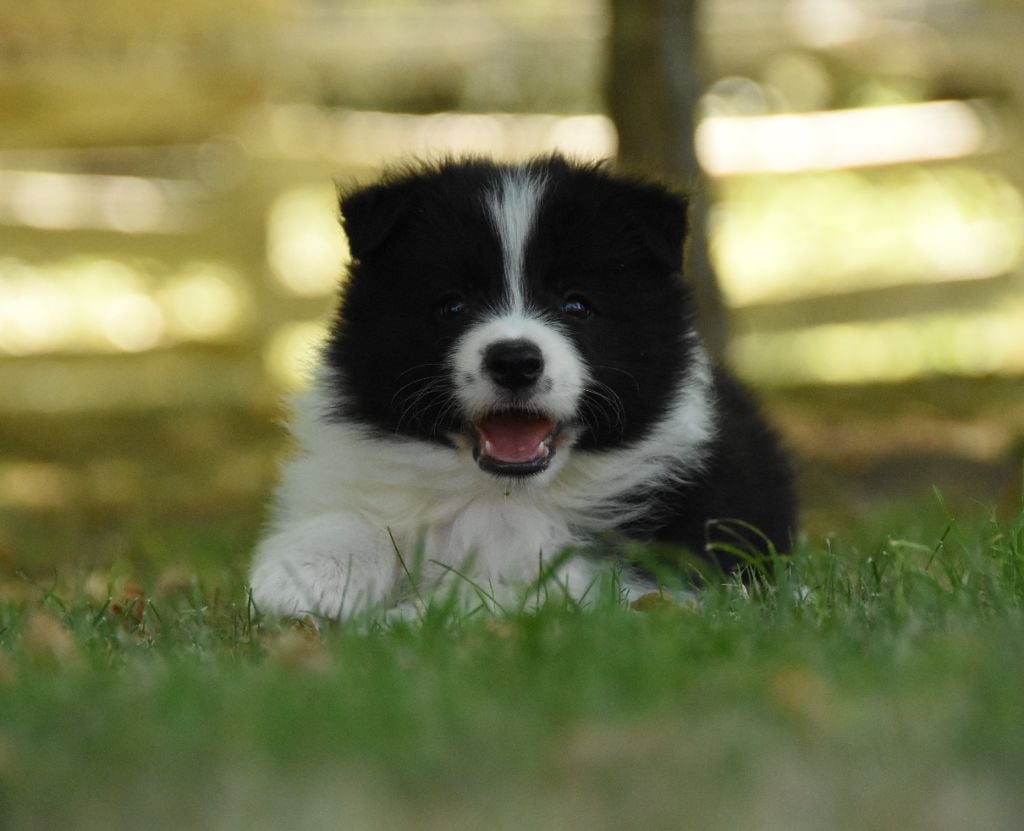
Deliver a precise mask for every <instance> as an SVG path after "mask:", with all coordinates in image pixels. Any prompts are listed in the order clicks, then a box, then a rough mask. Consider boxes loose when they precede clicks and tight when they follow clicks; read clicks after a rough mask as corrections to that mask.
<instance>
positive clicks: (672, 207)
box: [622, 181, 689, 272]
mask: <svg viewBox="0 0 1024 831" xmlns="http://www.w3.org/2000/svg"><path fill="white" fill-rule="evenodd" d="M624 187H625V188H627V189H628V191H629V193H628V196H627V198H624V199H623V200H622V204H623V205H624V206H625V208H626V212H627V216H628V218H629V219H630V220H631V221H632V222H633V223H635V225H636V227H637V229H638V230H639V232H640V234H641V235H642V237H643V239H644V241H645V242H646V244H647V245H648V247H649V248H650V250H651V252H652V253H653V254H654V255H655V256H656V257H657V258H658V259H659V260H660V261H661V262H662V263H664V264H665V265H666V266H668V267H669V268H670V269H671V270H672V271H674V272H678V271H682V268H683V242H684V241H685V239H686V231H687V227H688V222H687V214H688V212H689V204H688V202H687V201H686V199H684V198H683V197H682V196H677V195H676V194H674V193H672V192H671V191H669V190H667V189H666V188H663V187H662V186H661V185H655V184H651V183H649V182H635V181H633V182H626V183H625V184H624Z"/></svg>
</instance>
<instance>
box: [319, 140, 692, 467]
mask: <svg viewBox="0 0 1024 831" xmlns="http://www.w3.org/2000/svg"><path fill="white" fill-rule="evenodd" d="M516 170H518V171H520V172H526V173H529V174H530V176H531V177H532V179H533V180H534V181H536V182H541V183H542V187H541V188H540V196H539V198H538V202H537V205H536V211H535V214H534V216H533V221H532V224H531V228H530V233H529V237H528V241H527V244H526V246H525V252H524V258H523V265H524V268H523V276H524V283H525V286H524V287H525V295H526V301H527V309H526V312H527V313H528V314H530V315H532V316H534V317H536V318H538V319H541V320H543V321H545V323H546V324H547V325H550V326H551V327H554V328H555V329H556V330H557V331H558V332H560V333H561V334H562V335H564V336H565V338H567V339H568V341H569V342H571V343H572V344H573V346H574V348H575V350H576V352H577V353H578V355H579V356H580V358H581V359H582V361H583V362H584V364H585V366H586V369H587V373H588V375H589V378H590V382H589V384H588V386H587V389H586V391H585V393H584V395H583V398H582V400H581V403H580V413H579V419H580V423H581V424H583V425H585V426H586V429H585V430H584V431H583V432H582V433H581V437H580V441H579V446H581V447H587V448H604V447H612V446H618V445H621V444H622V443H623V442H627V441H632V440H635V439H638V438H641V437H642V436H643V435H644V434H645V433H646V431H647V430H649V428H650V427H651V425H652V424H653V423H654V422H655V421H656V420H657V419H658V417H659V416H660V415H662V414H663V413H664V412H665V410H666V408H667V407H668V406H669V404H670V397H671V395H672V394H673V392H674V391H675V390H676V389H678V387H679V384H680V382H682V381H683V380H684V379H685V377H686V374H687V372H688V369H689V365H690V360H691V357H692V350H693V349H694V348H695V341H694V338H693V337H691V334H692V332H693V325H692V303H691V299H690V296H689V294H688V291H687V289H686V288H685V286H684V283H683V281H682V278H681V274H680V272H681V269H682V252H683V241H684V236H685V232H686V211H687V205H686V202H685V200H684V199H682V198H680V197H678V196H676V195H674V194H672V193H670V192H669V191H667V190H665V189H663V188H661V187H660V186H657V185H654V184H650V183H647V182H643V181H640V180H636V179H629V178H624V177H620V176H616V175H614V174H612V173H610V172H609V171H608V170H607V169H606V168H605V167H604V166H602V165H594V164H576V163H571V162H568V161H566V160H565V159H563V158H561V157H559V156H554V157H550V158H545V159H540V160H536V161H533V162H530V163H528V164H526V165H525V166H521V167H520V166H502V165H495V164H492V163H490V162H486V161H480V160H468V161H448V162H445V163H442V164H439V165H436V166H423V167H419V168H414V169H406V170H403V171H400V172H398V173H395V174H393V175H391V176H389V177H386V178H385V179H384V180H383V181H382V182H380V183H379V184H375V185H372V186H370V187H367V188H363V189H359V190H355V191H353V192H351V193H349V194H347V195H345V196H343V197H342V199H341V209H342V215H343V221H344V227H345V230H346V232H347V234H348V238H349V246H350V249H351V252H352V262H351V265H350V267H349V275H348V280H347V283H346V285H345V287H344V293H343V297H342V302H341V305H340V307H339V310H338V314H337V317H336V319H335V322H334V325H333V327H332V331H331V335H330V338H329V342H328V345H327V348H326V353H325V358H326V363H327V365H328V366H329V367H330V368H331V370H332V371H333V372H334V373H335V376H336V379H337V385H338V393H339V394H338V400H337V411H336V413H335V415H336V416H338V417H340V418H344V419H346V420H349V421H356V422H358V423H361V424H363V425H365V426H367V427H370V428H372V429H374V430H375V431H378V432H380V433H384V434H401V435H409V436H414V437H418V438H424V439H428V440H432V441H438V442H441V443H448V442H449V436H450V435H451V434H452V433H454V432H458V431H460V430H461V429H462V427H463V426H464V425H463V419H464V417H465V416H464V414H463V413H461V412H460V410H459V407H458V406H457V403H456V401H455V399H454V384H455V383H457V379H454V378H453V377H452V376H451V372H450V361H449V358H450V356H451V353H452V350H453V348H455V346H456V345H457V344H458V342H459V340H460V338H461V337H462V336H463V335H464V333H465V332H467V331H468V330H469V329H470V328H471V327H473V326H475V325H478V324H479V323H480V322H481V321H484V320H486V319H488V318H489V317H492V316H493V315H494V314H495V313H496V312H497V311H498V310H499V309H501V308H502V304H503V302H504V298H505V296H506V294H507V283H506V275H505V262H504V259H503V251H502V242H501V239H500V238H499V232H498V231H497V229H496V227H495V222H494V218H493V216H492V213H491V211H490V210H489V207H488V194H489V193H493V191H494V189H495V188H496V187H499V183H500V182H501V180H502V177H503V176H508V175H510V171H516ZM567 298H569V300H567ZM572 298H580V301H579V302H577V301H576V300H573V299H572ZM453 302H457V303H459V304H463V307H462V308H460V313H459V314H451V313H450V312H451V304H452V303H453ZM581 303H582V304H585V306H586V308H587V314H586V315H583V314H579V313H578V311H579V308H578V307H579V306H580V304H581ZM567 310H571V311H572V312H573V313H569V312H568V311H567Z"/></svg>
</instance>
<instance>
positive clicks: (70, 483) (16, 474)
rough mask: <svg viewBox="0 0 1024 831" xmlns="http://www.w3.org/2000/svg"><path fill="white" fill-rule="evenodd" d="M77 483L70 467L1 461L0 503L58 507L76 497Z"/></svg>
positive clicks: (11, 505)
mask: <svg viewBox="0 0 1024 831" xmlns="http://www.w3.org/2000/svg"><path fill="white" fill-rule="evenodd" d="M77 491H78V483H77V482H76V480H75V477H74V475H73V474H72V472H71V471H70V470H68V469H67V468H64V467H61V466H59V465H55V464H52V463H50V462H37V461H21V462H5V463H2V464H0V506H5V507H15V508H32V509H50V508H58V507H60V506H61V505H64V504H66V503H67V502H68V501H70V500H72V499H73V498H75V496H76V495H77Z"/></svg>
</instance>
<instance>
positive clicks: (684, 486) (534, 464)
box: [251, 156, 796, 619]
mask: <svg viewBox="0 0 1024 831" xmlns="http://www.w3.org/2000/svg"><path fill="white" fill-rule="evenodd" d="M341 209H342V215H343V218H344V226H345V230H346V232H347V234H348V239H349V245H350V249H351V252H352V262H351V265H350V266H349V270H348V278H347V280H346V281H345V283H344V286H343V291H342V298H341V303H340V306H339V309H338V312H337V316H336V318H335V320H334V323H333V325H332V327H331V331H330V337H329V340H328V342H327V345H326V347H325V349H324V351H323V354H322V358H321V362H320V365H319V368H318V370H317V372H316V374H315V378H314V380H313V384H312V388H311V389H310V390H309V391H308V392H307V393H306V394H304V395H303V396H302V397H301V398H299V399H298V401H297V403H296V415H295V418H294V422H293V425H292V431H293V433H294V436H295V438H296V439H297V442H298V445H299V452H298V455H297V456H296V457H295V458H294V459H293V460H292V461H290V462H289V463H288V464H287V466H286V467H285V468H284V471H283V475H282V479H281V482H280V485H279V487H278V490H277V494H276V509H275V513H274V516H273V519H272V523H271V527H270V529H269V531H268V533H267V534H266V536H265V537H264V538H263V540H262V541H261V542H260V544H259V546H258V549H257V551H256V555H255V560H254V564H253V567H252V574H251V585H252V591H253V598H254V600H255V603H256V604H257V607H258V608H259V609H260V610H261V611H263V612H265V613H272V614H278V615H299V614H306V613H308V614H312V615H315V616H322V617H325V618H342V619H343V618H348V617H350V616H351V615H352V614H354V613H356V612H359V611H361V610H365V609H369V608H374V607H391V606H395V605H397V604H401V603H403V602H404V601H406V600H408V599H409V597H410V596H411V592H412V591H414V590H415V591H416V592H419V591H421V590H422V589H423V588H424V587H429V586H431V585H436V584H438V583H442V582H445V580H446V579H449V580H455V581H458V582H462V583H464V584H466V585H473V586H475V587H477V588H478V589H480V590H482V591H485V592H486V593H491V592H515V591H521V589H522V587H524V586H528V585H530V584H532V583H535V582H536V581H538V579H542V580H546V581H547V582H548V583H549V584H550V585H552V586H556V587H557V588H558V590H559V591H564V592H565V593H567V594H568V595H569V596H571V597H574V598H583V597H585V596H586V595H587V593H588V591H590V590H591V588H592V586H593V584H594V581H595V579H596V578H597V577H598V576H599V575H600V574H601V572H602V571H605V570H607V569H608V568H615V569H617V570H618V571H619V580H620V582H619V585H620V586H621V588H622V590H623V592H624V594H625V595H626V596H627V597H634V596H637V595H639V594H642V593H644V592H647V591H650V590H651V589H652V588H654V587H655V586H656V575H657V574H658V573H659V570H660V569H663V568H665V567H668V568H669V569H674V570H676V571H681V569H682V565H683V564H684V563H685V562H686V559H685V557H686V553H688V554H689V555H696V556H698V557H704V558H705V559H712V560H715V561H717V563H718V564H719V565H721V566H723V567H726V568H729V567H735V566H736V565H737V564H738V563H739V561H740V557H738V555H739V553H740V550H739V549H738V548H735V547H729V546H725V545H723V544H724V543H729V542H735V541H736V538H735V536H734V533H735V532H736V531H739V532H740V533H741V535H742V536H744V537H745V538H746V542H745V543H744V544H745V545H746V544H749V543H753V547H754V549H757V548H760V549H762V550H765V549H774V550H776V551H784V550H785V549H786V548H787V546H788V545H789V542H790V535H791V532H792V529H793V527H794V523H795V511H796V504H795V499H794V495H793V486H792V479H791V475H790V469H789V465H788V463H787V460H786V457H785V455H784V454H783V452H782V450H781V449H780V447H779V444H778V442H777V440H776V438H775V435H774V433H773V432H772V430H771V429H770V427H769V426H768V425H767V424H766V423H765V421H764V420H763V419H762V417H761V416H760V414H759V412H758V410H757V407H756V406H755V404H754V402H753V400H752V399H751V397H750V396H749V394H748V393H747V392H746V391H745V390H744V389H743V388H742V387H741V386H740V385H739V384H738V383H737V382H736V380H734V379H733V378H732V377H731V376H730V375H729V374H727V372H726V371H725V370H724V369H723V368H722V367H721V366H718V365H717V364H716V363H715V362H714V361H713V360H712V359H711V358H709V356H708V354H707V352H706V351H705V349H704V348H703V346H702V344H701V340H700V338H699V336H698V334H697V330H696V328H695V325H694V305H693V299H692V297H691V295H690V292H689V290H688V288H687V286H686V284H685V283H684V282H683V279H682V276H681V271H682V252H683V241H684V234H685V229H686V203H685V201H684V200H683V199H681V198H680V197H678V196H676V195H674V194H672V193H670V192H669V191H667V190H665V189H664V188H662V187H660V186H658V185H655V184H651V183H647V182H643V181H639V180H634V179H630V178H626V177H622V176H618V175H614V174H612V173H610V172H608V171H607V170H606V168H605V167H604V166H601V165H592V164H576V163H571V162H569V161H566V160H565V159H563V158H561V157H558V156H554V157H551V158H545V159H540V160H535V161H532V162H528V163H525V164H515V165H500V164H494V163H491V162H488V161H482V160H466V161H448V162H445V163H442V164H439V165H436V166H423V167H418V168H415V169H409V170H405V171H403V172H400V173H397V174H395V175H392V176H391V177H390V178H387V179H385V180H384V181H383V182H381V183H379V184H376V185H373V186H370V187H367V188H364V189H361V190H357V191H355V192H353V193H351V194H350V195H348V196H346V197H344V198H343V199H342V203H341ZM754 529H756V532H755V531H754ZM609 538H614V539H620V540H626V541H640V542H645V543H653V544H656V545H653V546H650V547H649V548H650V550H651V551H658V552H660V555H659V557H658V561H657V563H654V564H653V565H652V564H651V563H642V562H634V561H633V560H632V559H630V558H627V557H626V556H625V555H624V553H623V552H625V551H627V550H630V551H632V550H635V549H636V548H637V546H628V545H625V546H621V545H608V544H605V542H602V544H600V545H595V542H596V541H597V540H602V541H607V540H608V539H609ZM741 547H742V546H741ZM566 552H574V553H571V554H567V553H566ZM598 552H603V553H598ZM665 552H669V553H668V554H667V555H666V553H665ZM414 565H415V568H414V567H413V566H414ZM413 572H415V578H416V581H417V583H418V585H417V586H416V587H415V589H414V588H413V587H412V586H410V579H411V578H412V577H413V576H414V575H413Z"/></svg>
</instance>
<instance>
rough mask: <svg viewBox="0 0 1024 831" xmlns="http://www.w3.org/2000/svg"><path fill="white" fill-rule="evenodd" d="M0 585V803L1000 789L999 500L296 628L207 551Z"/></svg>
mask: <svg viewBox="0 0 1024 831" xmlns="http://www.w3.org/2000/svg"><path fill="white" fill-rule="evenodd" d="M869 536H870V535H869ZM872 539H873V537H872ZM196 545H201V541H199V540H197V541H196ZM127 577H134V578H135V579H137V580H138V583H132V582H126V579H127ZM2 588H3V592H2V594H3V596H4V597H6V598H7V599H6V600H5V601H4V602H3V603H2V604H0V827H2V828H18V829H22V828H24V829H35V828H39V829H44V828H45V829H50V828H76V829H92V828H104V829H108V828H122V827H123V828H129V827H130V828H147V829H164V828H167V829H178V828H190V829H191V828H218V829H221V828H224V829H233V828H239V829H241V828H246V829H252V828H268V829H269V828H289V829H292V828H300V829H301V828H331V829H333V828H344V829H364V828H365V829H393V828H417V829H419V828H425V829H480V828H499V829H505V828H507V829H533V828H545V829H546V828H552V829H577V828H579V829H584V828H586V829H593V828H607V829H619V828H641V829H647V828H651V829H680V828H693V829H730V831H732V830H733V829H748V828H749V829H787V831H792V830H795V831H800V829H847V828H849V829H899V831H914V829H921V831H934V830H935V829H947V828H948V829H960V828H989V829H1008V830H1009V829H1016V828H1019V827H1020V817H1021V816H1024V788H1021V786H1020V782H1021V781H1022V779H1024V513H1022V514H1021V515H1020V516H1019V517H1018V518H1017V519H1016V520H1014V521H1011V522H1010V523H1006V522H1004V523H1001V524H1000V523H996V522H994V521H989V520H984V519H982V520H978V521H972V522H969V523H966V524H965V525H961V524H959V523H957V522H954V521H949V522H948V524H947V525H946V526H945V527H944V529H940V530H938V531H937V532H936V533H935V534H934V535H933V536H929V537H927V538H924V537H922V538H920V539H914V540H901V539H895V538H891V539H888V540H885V541H883V542H879V543H875V542H864V541H863V540H857V539H850V540H845V541H844V540H834V541H831V542H829V543H827V544H822V545H818V544H806V545H804V547H803V549H802V550H801V551H800V552H798V553H797V555H796V556H795V557H794V559H793V562H792V566H791V567H790V568H788V569H785V570H784V571H783V573H782V574H781V576H780V578H779V579H778V580H777V581H776V582H775V583H774V584H773V585H770V586H769V585H767V584H761V583H755V584H754V586H753V587H752V588H751V590H749V591H748V590H745V589H744V588H743V587H742V586H741V585H739V584H737V583H734V582H723V583H722V584H720V585H713V586H711V587H710V588H708V589H706V590H705V591H703V592H702V593H701V595H700V602H699V605H694V606H687V605H682V606H680V605H675V604H672V603H667V602H663V603H652V604H650V605H649V606H648V607H647V608H645V609H644V610H642V611H638V610H633V609H629V608H627V607H625V606H624V605H623V604H621V603H618V602H616V600H615V599H614V598H613V596H612V592H611V591H609V590H608V589H609V588H610V587H608V586H606V587H604V589H605V591H604V592H603V593H599V595H598V596H596V597H595V602H594V603H593V605H592V607H591V608H589V609H587V610H581V609H579V608H577V607H576V606H574V605H573V604H571V603H567V602H559V601H552V602H550V603H548V605H546V606H544V607H543V608H542V609H540V610H539V611H537V612H535V613H525V612H522V613H520V612H515V611H509V612H504V613H488V612H483V611H477V612H476V613H473V612H466V611H455V610H452V609H446V608H443V606H437V607H434V608H431V609H430V610H428V612H427V614H426V617H425V619H424V620H423V621H422V622H419V623H388V622H386V621H382V620H380V619H373V618H367V619H364V620H361V621H358V622H357V623H355V624H353V625H349V626H344V627H335V628H328V629H326V630H325V631H324V632H321V633H318V632H316V631H314V630H312V629H311V628H305V627H302V626H284V625H280V624H277V623H274V622H271V621H267V620H262V621H261V620H259V618H258V617H257V616H254V614H253V610H252V609H251V607H250V606H249V604H248V603H247V598H246V595H245V591H244V588H243V585H242V581H241V579H240V578H239V575H238V574H236V573H231V572H227V571H224V570H223V569H222V570H220V571H217V570H216V569H210V570H207V572H201V573H200V574H199V575H198V576H197V575H196V574H191V573H189V572H182V571H180V570H177V571H176V570H174V569H169V568H168V567H166V566H161V567H160V568H157V569H153V570H152V571H151V573H146V570H145V569H141V570H140V571H139V572H138V573H135V574H125V573H123V571H122V572H120V573H119V572H117V570H115V572H114V573H113V576H111V572H94V573H92V574H86V573H82V574H77V575H66V576H62V577H57V578H51V579H50V580H49V581H47V582H39V578H38V577H36V578H33V579H29V578H27V577H24V578H17V577H10V578H9V579H8V580H7V581H6V582H4V583H3V585H2Z"/></svg>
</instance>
